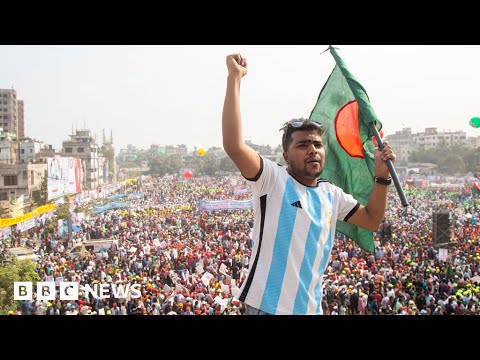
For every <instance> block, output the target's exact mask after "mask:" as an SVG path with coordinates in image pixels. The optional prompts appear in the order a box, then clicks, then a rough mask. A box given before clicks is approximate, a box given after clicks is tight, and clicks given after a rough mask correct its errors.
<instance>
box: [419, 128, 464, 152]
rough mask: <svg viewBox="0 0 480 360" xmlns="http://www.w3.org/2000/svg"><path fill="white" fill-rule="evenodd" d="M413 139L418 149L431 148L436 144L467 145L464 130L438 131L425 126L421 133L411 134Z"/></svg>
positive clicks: (448, 145)
mask: <svg viewBox="0 0 480 360" xmlns="http://www.w3.org/2000/svg"><path fill="white" fill-rule="evenodd" d="M413 141H414V142H415V144H418V145H419V147H420V149H431V148H435V147H437V146H446V147H450V146H455V145H467V133H466V132H465V131H444V132H441V131H438V130H437V128H426V129H425V131H424V132H423V133H418V134H415V135H414V136H413Z"/></svg>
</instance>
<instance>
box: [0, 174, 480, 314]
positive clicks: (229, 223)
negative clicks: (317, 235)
mask: <svg viewBox="0 0 480 360" xmlns="http://www.w3.org/2000/svg"><path fill="white" fill-rule="evenodd" d="M127 191H131V192H133V191H135V192H140V193H142V194H143V197H141V198H139V199H134V200H130V201H129V202H130V206H129V208H127V209H125V208H121V209H114V210H108V211H105V212H102V213H100V214H98V215H94V214H90V215H87V216H84V217H81V219H82V220H77V223H76V224H75V225H76V226H78V228H79V229H80V230H78V231H77V232H75V233H74V234H73V236H72V238H71V239H70V241H68V239H67V235H66V234H63V235H60V233H59V232H58V231H57V230H55V231H53V232H52V231H51V230H49V229H50V228H49V227H48V226H47V225H48V224H49V221H56V219H52V220H49V221H47V222H46V223H45V224H42V223H37V226H36V227H35V228H33V229H31V230H30V231H29V233H28V234H27V237H28V238H29V241H28V242H27V245H28V246H33V247H35V249H36V251H37V253H38V254H39V260H38V262H37V272H38V275H39V278H40V280H41V281H45V280H48V279H49V278H50V279H54V280H58V279H62V281H74V282H78V283H79V284H80V292H79V298H78V300H76V301H66V300H60V299H59V298H58V297H57V298H56V300H52V301H42V300H37V299H36V298H35V297H34V298H33V300H31V301H19V302H18V303H19V306H18V309H17V310H16V311H11V313H13V314H22V315H34V314H36V315H76V314H78V315H135V314H139V315H241V314H243V313H244V311H245V307H244V305H243V304H242V303H241V302H240V301H239V295H238V289H239V288H240V287H241V285H242V283H243V281H244V280H245V278H246V275H247V274H248V269H249V265H250V264H251V260H250V257H251V251H252V246H253V242H252V239H251V234H252V226H253V212H252V210H251V209H246V210H218V211H211V212H207V211H198V204H199V201H200V200H202V201H214V200H224V199H235V200H244V199H247V198H249V196H251V194H250V192H249V189H248V186H247V185H246V184H245V182H244V181H243V179H242V178H241V177H234V176H230V177H223V178H211V177H200V178H191V179H183V178H176V177H165V178H149V179H148V180H144V181H142V183H141V187H140V188H135V189H131V188H130V189H127ZM406 194H407V197H408V199H409V203H410V206H409V207H407V208H403V207H402V206H401V204H400V202H399V199H398V196H397V194H396V193H394V192H391V193H389V197H388V201H389V204H388V206H387V212H386V215H385V219H384V221H383V222H382V224H381V226H380V228H379V230H378V231H377V232H376V233H374V235H375V244H376V247H375V253H369V252H366V251H364V250H361V249H360V248H359V247H358V246H357V245H356V244H355V243H354V242H353V241H352V240H350V239H347V238H345V237H344V236H343V235H341V234H339V233H337V234H336V236H335V242H334V247H333V249H332V254H331V257H330V259H329V263H328V266H327V270H326V272H325V276H324V282H323V295H322V303H321V304H322V308H323V313H324V314H327V315H367V314H368V315H476V314H480V306H479V304H478V301H479V299H480V276H479V273H480V249H479V246H480V243H479V241H478V239H479V234H480V229H479V228H478V227H477V220H478V212H479V209H480V201H479V200H478V199H477V198H476V197H475V195H472V194H471V193H470V192H468V191H465V189H457V190H452V189H446V190H445V189H433V188H428V189H411V190H407V191H406ZM440 208H442V209H444V210H445V211H448V212H449V215H450V218H451V221H452V228H453V231H452V240H451V243H450V244H447V245H446V246H445V249H439V248H438V247H437V246H435V241H434V240H435V239H433V233H432V225H433V224H432V214H433V212H435V211H437V210H438V209H440ZM23 236H24V237H25V234H23ZM94 239H116V240H117V241H118V245H117V246H116V247H112V248H110V249H109V250H108V251H106V252H103V253H100V254H98V253H95V252H91V253H89V252H85V253H80V254H77V256H72V254H71V253H70V252H69V249H70V248H71V247H72V246H73V245H75V244H78V243H82V241H88V240H94ZM0 246H1V248H0V250H1V252H2V253H5V252H6V250H7V248H8V247H9V246H12V244H11V243H9V242H8V241H3V243H2V245H0ZM100 283H109V284H115V285H120V284H123V285H126V284H130V285H133V284H138V286H139V288H140V293H141V296H140V297H137V298H133V297H132V296H131V295H132V294H131V293H128V294H127V296H126V297H124V298H119V297H115V295H114V293H113V292H110V296H109V297H108V298H105V299H100V298H96V297H95V296H92V294H89V293H88V292H87V291H85V289H84V287H85V286H86V285H90V286H92V287H93V286H94V285H95V284H100Z"/></svg>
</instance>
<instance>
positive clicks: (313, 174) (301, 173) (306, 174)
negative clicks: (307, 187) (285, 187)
mask: <svg viewBox="0 0 480 360" xmlns="http://www.w3.org/2000/svg"><path fill="white" fill-rule="evenodd" d="M287 164H288V170H289V173H290V175H293V176H294V177H295V176H297V177H301V178H307V179H316V178H318V177H319V176H320V174H321V173H322V169H321V167H320V170H318V171H316V170H310V171H309V170H308V169H307V166H304V167H303V169H300V168H298V167H297V166H296V164H295V162H294V161H290V162H288V163H287Z"/></svg>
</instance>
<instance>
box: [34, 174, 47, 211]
mask: <svg viewBox="0 0 480 360" xmlns="http://www.w3.org/2000/svg"><path fill="white" fill-rule="evenodd" d="M47 185H48V183H47V178H46V177H45V176H42V180H41V183H40V190H34V191H33V192H32V198H33V201H34V202H35V205H37V206H41V205H45V204H46V203H47V198H48V188H47Z"/></svg>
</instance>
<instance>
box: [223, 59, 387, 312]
mask: <svg viewBox="0 0 480 360" xmlns="http://www.w3.org/2000/svg"><path fill="white" fill-rule="evenodd" d="M227 68H228V77H227V89H226V95H225V103H224V107H223V117H222V132H223V147H224V149H225V151H226V152H227V154H228V155H229V156H230V158H231V159H232V160H233V162H234V163H235V164H236V166H237V168H238V169H239V171H240V172H241V174H242V175H243V176H244V177H245V178H246V179H247V180H248V182H249V184H250V185H251V187H252V192H253V198H254V212H255V222H254V227H253V240H254V247H253V251H252V257H251V259H252V261H250V267H249V273H248V275H247V277H246V279H245V280H244V281H243V283H242V285H241V288H240V295H239V297H240V301H242V302H244V303H245V304H246V305H247V311H246V312H245V314H276V315H287V314H294V315H303V314H312V315H313V314H322V313H323V311H322V306H321V302H322V275H323V273H324V271H325V269H326V267H327V263H328V258H329V256H330V251H331V249H332V246H333V239H334V235H335V225H336V222H337V219H338V220H344V221H348V222H349V223H351V224H354V225H357V226H361V227H363V228H365V229H370V230H372V231H376V230H378V227H379V225H380V222H381V221H382V219H383V216H384V213H385V206H386V201H387V186H385V185H388V183H389V182H390V179H387V178H388V177H389V170H388V167H387V166H386V163H385V161H386V160H387V159H391V160H392V161H395V154H394V153H393V151H392V149H391V147H390V146H389V145H388V143H387V142H384V144H385V147H384V149H383V150H382V151H379V150H378V149H376V150H375V165H376V174H375V175H376V181H375V185H374V186H373V190H372V192H371V194H370V198H369V201H368V203H367V205H366V206H363V205H360V204H359V203H358V202H357V201H356V200H355V199H354V198H353V197H352V196H351V195H349V194H346V193H344V192H343V190H342V189H340V188H339V187H337V186H335V185H333V184H331V183H329V182H327V181H322V180H318V177H319V176H320V174H321V172H322V170H323V167H324V165H325V149H324V148H323V142H322V134H323V131H324V129H323V127H322V126H321V125H320V124H319V123H316V122H313V121H309V120H303V119H294V120H291V121H289V122H287V123H285V124H284V126H283V128H282V130H283V131H284V133H283V137H282V146H283V150H284V152H283V156H284V159H285V162H286V164H287V166H286V167H282V166H279V165H278V164H276V163H274V162H272V161H270V160H267V159H265V158H263V157H262V156H260V155H259V154H258V153H256V152H255V151H254V150H253V149H252V148H250V147H248V146H247V145H245V144H244V143H243V138H242V123H241V114H240V82H241V79H242V78H243V76H245V75H246V74H247V61H246V59H245V58H244V57H243V56H242V55H240V54H234V55H229V56H227Z"/></svg>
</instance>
